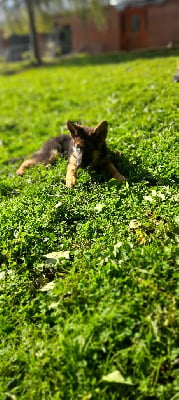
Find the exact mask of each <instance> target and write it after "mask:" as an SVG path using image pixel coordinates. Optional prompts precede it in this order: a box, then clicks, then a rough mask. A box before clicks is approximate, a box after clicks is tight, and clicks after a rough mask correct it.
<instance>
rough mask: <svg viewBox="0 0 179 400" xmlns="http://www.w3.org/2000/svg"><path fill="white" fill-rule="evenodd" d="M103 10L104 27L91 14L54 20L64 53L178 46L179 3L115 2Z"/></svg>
mask: <svg viewBox="0 0 179 400" xmlns="http://www.w3.org/2000/svg"><path fill="white" fill-rule="evenodd" d="M112 3H113V5H111V6H106V7H104V8H103V17H104V18H103V19H104V21H105V23H104V25H103V26H100V24H98V23H95V22H94V20H93V19H92V17H91V16H90V15H89V14H86V15H85V16H84V17H83V18H80V17H79V16H77V15H75V14H74V13H71V14H68V15H67V16H64V15H63V16H55V17H53V20H54V24H55V26H56V27H57V26H59V40H60V43H61V49H62V53H69V52H80V51H87V52H91V53H100V52H113V51H121V50H127V51H128V50H134V49H155V48H162V47H178V46H179V0H118V1H117V0H116V1H113V2H112Z"/></svg>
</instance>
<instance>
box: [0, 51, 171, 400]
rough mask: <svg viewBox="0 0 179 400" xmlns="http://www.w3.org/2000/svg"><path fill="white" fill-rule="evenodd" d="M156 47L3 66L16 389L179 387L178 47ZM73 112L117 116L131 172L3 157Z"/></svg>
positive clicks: (5, 269)
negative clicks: (68, 180)
mask: <svg viewBox="0 0 179 400" xmlns="http://www.w3.org/2000/svg"><path fill="white" fill-rule="evenodd" d="M147 55H148V58H147ZM147 55H146V54H145V58H142V57H140V55H138V54H137V53H135V54H133V55H132V58H133V59H131V60H129V59H128V58H127V56H126V55H125V54H124V55H123V56H121V55H114V56H106V57H104V56H101V57H99V56H98V57H96V58H81V59H80V58H79V59H78V60H74V61H73V60H71V61H67V62H66V64H65V63H64V64H61V65H60V66H54V67H50V66H49V67H41V68H40V69H29V70H26V71H24V72H21V73H19V74H16V75H13V76H9V77H5V76H1V77H0V88H1V89H0V93H1V113H0V135H1V136H0V138H1V141H0V147H1V148H0V151H1V164H0V170H1V178H0V191H1V204H0V246H1V248H0V262H1V272H0V283H1V286H0V331H1V345H0V349H1V363H0V377H1V378H0V379H1V384H0V398H1V399H3V400H5V399H12V398H13V399H23V400H26V399H27V400H32V399H33V400H42V399H48V400H61V399H63V400H68V399H69V400H73V399H74V400H76V399H81V400H89V399H93V400H101V399H104V400H119V399H120V400H136V399H137V400H149V399H150V400H154V399H155V400H157V399H160V400H169V399H173V400H174V399H177V398H178V397H177V396H178V385H179V381H178V373H177V372H178V348H177V333H178V331H177V312H176V297H177V294H178V293H179V289H178V286H177V278H178V270H177V267H176V261H177V260H176V249H177V246H176V244H177V230H178V219H177V218H176V215H177V210H178V207H177V172H176V150H177V141H176V137H177V133H178V130H179V116H178V105H179V100H178V86H177V84H176V83H174V82H173V81H172V75H173V73H174V70H175V64H176V58H177V55H178V54H177V53H175V54H173V55H172V54H171V56H170V57H164V56H162V55H161V54H159V53H153V54H150V53H148V54H147ZM67 119H72V120H74V121H81V122H82V123H84V124H86V125H89V126H93V125H95V124H97V123H98V122H99V121H100V120H103V119H106V120H108V121H109V133H108V137H107V142H108V146H109V148H110V149H111V152H112V158H113V160H114V162H115V163H116V165H117V166H118V168H119V169H120V171H121V173H122V174H124V175H125V176H126V177H127V179H128V181H127V183H122V184H118V183H117V182H116V181H114V180H113V179H109V177H108V176H106V175H105V174H104V173H102V174H100V173H99V172H93V171H92V172H91V171H89V170H80V171H79V173H78V183H77V185H76V186H75V188H74V189H73V190H69V189H67V188H66V187H65V185H64V179H65V171H66V161H65V160H58V162H57V163H56V165H55V166H53V167H43V166H38V167H36V168H32V169H30V170H29V171H27V173H26V174H25V175H24V177H23V178H21V177H18V176H16V175H15V170H16V169H17V167H18V165H19V163H16V164H9V165H3V164H2V161H5V160H8V159H11V158H13V157H18V156H22V155H28V154H30V153H31V152H33V151H35V150H36V149H38V147H39V146H40V145H41V144H42V143H43V142H44V141H45V140H46V139H48V138H49V137H50V136H54V135H57V134H59V133H62V132H66V127H65V122H66V120H67ZM117 150H120V151H121V152H122V156H121V158H118V157H117V156H116V155H115V152H116V151H117Z"/></svg>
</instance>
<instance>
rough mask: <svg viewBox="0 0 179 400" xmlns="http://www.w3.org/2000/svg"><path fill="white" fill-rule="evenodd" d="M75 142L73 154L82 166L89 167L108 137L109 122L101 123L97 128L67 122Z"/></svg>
mask: <svg viewBox="0 0 179 400" xmlns="http://www.w3.org/2000/svg"><path fill="white" fill-rule="evenodd" d="M67 128H68V130H69V131H70V134H71V137H72V142H73V153H74V155H75V156H76V158H77V162H78V164H79V165H80V166H82V167H83V166H87V165H89V164H91V163H92V162H93V161H94V153H95V152H96V151H100V149H101V148H102V147H103V145H104V144H105V139H106V136H107V121H102V122H100V123H99V124H98V125H97V126H96V127H95V128H92V127H86V126H83V125H79V124H77V123H74V122H72V121H67Z"/></svg>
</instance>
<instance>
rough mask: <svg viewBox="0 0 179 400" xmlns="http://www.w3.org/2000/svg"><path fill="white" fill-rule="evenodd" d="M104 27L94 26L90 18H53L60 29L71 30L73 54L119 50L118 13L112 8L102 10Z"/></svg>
mask: <svg viewBox="0 0 179 400" xmlns="http://www.w3.org/2000/svg"><path fill="white" fill-rule="evenodd" d="M104 20H105V24H104V26H100V24H99V26H96V24H95V22H94V21H93V20H92V18H90V17H88V18H87V19H85V20H83V19H81V18H80V17H77V16H66V17H59V18H55V22H57V21H58V22H59V25H60V26H61V27H62V26H64V25H68V24H69V25H70V26H71V29H72V49H73V51H74V52H80V51H88V52H90V53H100V52H112V51H118V50H119V48H120V32H119V13H118V11H116V9H115V8H114V7H107V8H105V9H104Z"/></svg>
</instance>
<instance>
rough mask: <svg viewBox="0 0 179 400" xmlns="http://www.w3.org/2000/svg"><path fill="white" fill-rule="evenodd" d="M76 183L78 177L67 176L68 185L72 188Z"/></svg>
mask: <svg viewBox="0 0 179 400" xmlns="http://www.w3.org/2000/svg"><path fill="white" fill-rule="evenodd" d="M75 183H76V179H75V177H74V176H70V177H68V176H67V177H66V187H67V188H68V189H71V188H72V187H73V186H74V185H75Z"/></svg>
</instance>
